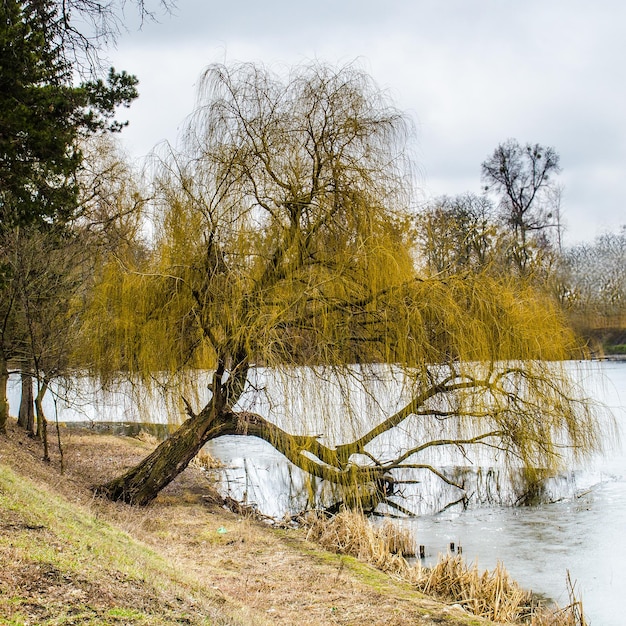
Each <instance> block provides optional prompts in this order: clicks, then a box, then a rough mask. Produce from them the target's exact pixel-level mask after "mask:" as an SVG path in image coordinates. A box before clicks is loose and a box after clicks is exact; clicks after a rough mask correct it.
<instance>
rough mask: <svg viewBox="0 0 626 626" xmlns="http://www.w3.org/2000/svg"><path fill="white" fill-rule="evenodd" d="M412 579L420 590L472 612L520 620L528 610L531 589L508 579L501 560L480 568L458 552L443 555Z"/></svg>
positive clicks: (530, 601) (504, 620)
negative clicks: (528, 589)
mask: <svg viewBox="0 0 626 626" xmlns="http://www.w3.org/2000/svg"><path fill="white" fill-rule="evenodd" d="M421 570H422V576H421V577H419V578H418V580H417V581H415V582H414V584H415V586H416V587H417V588H418V589H419V590H420V591H422V592H424V593H426V594H428V595H431V596H435V597H436V598H439V599H442V600H450V601H452V602H455V603H458V604H460V605H461V606H462V607H463V608H465V609H466V610H468V611H470V612H471V613H473V614H474V615H479V616H481V617H486V618H488V619H491V620H494V621H499V622H513V621H520V620H521V619H522V618H524V617H525V616H527V615H528V614H529V612H530V607H531V603H532V596H531V593H530V592H528V591H525V590H524V589H522V588H521V587H520V586H519V585H518V584H517V583H516V582H515V581H514V580H512V579H511V577H510V576H509V574H508V573H507V571H506V570H505V569H504V567H503V566H502V564H501V563H498V565H497V566H496V568H495V569H494V570H493V571H491V572H490V571H484V572H482V573H481V572H479V570H478V566H477V565H476V564H475V563H474V564H472V565H468V564H467V563H466V562H465V561H464V560H463V558H462V557H461V556H452V555H446V556H443V557H440V559H439V562H438V563H437V564H436V565H435V566H434V567H433V568H432V569H425V568H421Z"/></svg>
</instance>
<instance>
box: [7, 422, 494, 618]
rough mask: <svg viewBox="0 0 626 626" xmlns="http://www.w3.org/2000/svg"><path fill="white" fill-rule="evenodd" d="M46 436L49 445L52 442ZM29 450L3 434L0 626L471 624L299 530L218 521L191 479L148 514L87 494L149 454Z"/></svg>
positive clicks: (133, 448) (146, 447)
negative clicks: (46, 455) (45, 455)
mask: <svg viewBox="0 0 626 626" xmlns="http://www.w3.org/2000/svg"><path fill="white" fill-rule="evenodd" d="M50 435H51V436H50V438H51V439H55V438H56V435H55V436H54V437H53V432H51V433H50ZM61 442H62V450H63V465H64V471H63V472H62V471H61V456H60V454H59V447H58V445H57V444H56V443H55V445H54V446H52V448H51V462H50V463H43V462H42V461H41V457H42V451H41V444H40V443H39V442H38V441H36V440H34V439H32V438H30V437H28V436H27V435H26V434H25V433H24V432H23V431H22V430H21V429H19V428H17V427H16V426H15V424H14V422H13V421H11V423H10V424H9V425H8V433H7V435H5V436H0V624H11V625H15V626H17V625H18V624H24V625H31V624H32V625H35V624H44V625H50V626H51V625H53V624H54V625H55V626H56V625H61V624H216V625H218V624H221V625H225V626H227V625H245V626H248V625H256V624H259V625H262V626H263V625H269V624H272V625H284V626H287V625H289V626H297V625H315V626H324V625H327V624H328V625H337V624H343V625H354V626H357V625H359V624H368V625H369V626H400V625H404V624H411V625H416V626H417V625H426V624H448V625H451V626H453V625H469V624H474V625H480V624H490V623H491V622H488V621H485V620H481V619H478V618H476V617H474V616H470V615H468V614H467V613H465V612H464V611H462V610H461V609H460V608H458V607H449V606H446V605H444V604H441V603H438V602H435V601H434V600H432V599H429V598H426V597H424V596H423V595H421V594H419V593H417V592H416V591H414V590H413V589H411V588H410V587H409V586H408V585H406V584H403V583H401V582H398V581H395V580H394V579H392V578H391V577H389V576H387V575H385V574H382V573H381V572H379V571H377V570H376V569H374V568H372V567H370V566H368V565H365V564H363V563H360V562H358V561H356V560H355V559H353V558H351V557H346V556H339V555H335V554H331V553H328V552H325V551H323V550H321V549H320V548H319V547H318V546H316V545H315V544H313V543H310V542H308V541H306V538H305V534H304V532H303V531H300V530H276V529H273V528H269V527H268V526H267V525H266V524H263V523H262V522H260V521H257V520H255V519H252V518H250V517H246V516H245V515H235V514H234V513H232V512H230V511H228V510H225V508H224V507H223V506H222V504H223V502H222V499H221V498H220V496H219V495H218V494H217V493H216V492H215V491H214V489H213V488H212V486H211V484H210V475H208V474H207V473H206V472H205V471H203V470H202V469H200V468H199V467H189V468H187V470H185V472H183V473H182V474H181V475H180V476H179V477H178V478H177V479H176V480H175V481H174V482H173V483H172V484H171V485H170V486H169V487H168V488H167V489H165V490H164V491H163V492H162V493H161V494H160V495H159V497H158V498H157V499H156V500H155V502H154V503H152V504H151V505H150V506H147V507H142V508H139V507H131V506H128V505H123V504H116V503H111V502H108V501H104V500H101V499H95V498H94V497H93V495H92V492H91V490H90V487H91V486H92V485H94V484H97V483H101V482H103V481H105V480H107V479H108V478H111V477H113V476H115V475H117V474H119V473H120V472H122V471H123V470H124V469H125V468H127V467H130V466H131V465H132V464H133V463H135V462H137V461H139V460H140V459H141V458H142V457H144V456H145V455H146V454H147V453H148V452H149V451H150V449H151V448H152V446H153V444H151V443H149V442H146V441H141V440H138V439H134V438H129V437H120V436H112V435H102V434H96V433H93V432H91V431H88V430H80V431H77V430H70V429H62V430H61Z"/></svg>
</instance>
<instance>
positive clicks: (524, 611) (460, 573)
mask: <svg viewBox="0 0 626 626" xmlns="http://www.w3.org/2000/svg"><path fill="white" fill-rule="evenodd" d="M307 523H308V525H309V531H308V535H307V538H308V539H309V540H311V541H315V542H316V543H319V544H320V545H321V546H322V547H324V548H325V549H327V550H330V551H332V552H337V553H339V554H348V555H351V556H354V557H356V558H357V559H359V560H362V561H365V562H367V563H370V564H372V565H374V566H375V567H377V568H379V569H381V570H383V571H384V572H387V573H389V574H393V575H394V576H396V577H398V578H401V579H402V580H404V581H406V582H409V583H410V584H412V585H414V586H415V587H416V588H417V589H419V590H420V591H421V592H423V593H425V594H427V595H430V596H434V597H436V598H437V599H439V600H443V601H445V602H450V603H454V604H460V605H461V606H462V607H463V608H464V609H466V610H467V611H468V612H470V613H473V614H474V615H478V616H481V617H485V618H488V619H490V620H493V621H497V622H508V623H518V624H530V626H588V624H587V622H586V621H585V618H584V615H583V610H582V602H581V601H580V600H578V599H577V598H576V596H575V593H574V585H572V583H571V580H570V578H569V573H568V579H567V583H568V591H569V596H570V604H569V605H568V606H567V607H565V608H563V609H561V608H558V607H551V608H546V607H542V606H537V605H536V604H534V602H533V596H532V593H531V592H529V591H526V590H524V589H522V588H521V587H520V586H519V585H518V584H517V583H516V582H515V581H514V580H513V579H511V577H510V576H509V574H508V572H507V571H506V569H505V568H504V566H503V565H502V564H500V563H499V564H498V565H497V566H496V568H495V569H494V570H493V571H491V572H490V571H484V572H480V571H479V570H478V566H477V565H476V564H475V563H474V564H471V565H468V564H467V563H466V562H465V561H464V560H463V558H462V557H461V556H453V555H449V554H448V555H445V556H441V557H440V558H439V561H438V563H437V564H436V565H435V566H434V567H433V568H426V567H423V566H422V565H421V564H420V562H419V561H418V562H416V563H415V564H413V565H411V564H409V563H408V562H407V560H406V558H405V557H409V556H414V555H415V547H416V546H415V539H414V538H413V536H412V535H411V533H410V532H409V531H408V530H406V529H402V528H399V527H398V526H397V525H395V524H392V523H391V522H385V523H384V524H382V525H381V526H378V527H376V526H373V525H372V524H371V523H370V522H369V520H368V519H367V518H366V517H365V516H364V515H363V514H362V513H358V512H353V511H342V512H341V513H338V514H337V515H335V516H333V517H330V518H329V517H327V516H325V515H313V516H310V517H309V518H308V521H307Z"/></svg>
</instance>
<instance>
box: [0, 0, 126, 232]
mask: <svg viewBox="0 0 626 626" xmlns="http://www.w3.org/2000/svg"><path fill="white" fill-rule="evenodd" d="M62 28H63V25H62V21H61V19H60V17H59V14H58V10H57V7H56V5H55V3H53V2H50V0H2V2H0V110H1V111H2V116H1V117H0V228H1V229H2V230H5V229H7V228H12V227H13V226H15V225H19V224H25V223H32V222H36V221H39V220H43V221H48V222H49V221H59V220H61V221H64V220H66V219H68V218H69V217H70V216H71V215H72V213H73V212H74V211H75V209H76V200H77V192H78V186H77V181H76V173H77V170H78V168H79V167H80V164H81V158H82V155H81V151H80V148H79V140H80V139H82V138H83V137H85V136H86V135H89V134H93V133H96V132H99V131H102V130H107V129H108V130H119V129H120V128H121V126H122V124H120V123H119V122H114V121H113V122H111V118H112V117H113V115H114V113H115V109H116V107H117V106H118V105H120V104H123V105H129V104H130V102H131V101H132V100H133V99H134V98H135V97H136V96H137V91H136V83H137V80H136V78H135V77H133V76H130V75H128V74H126V73H125V72H122V73H117V72H115V70H113V69H111V70H110V71H109V75H108V77H107V80H106V81H103V80H94V81H91V82H85V83H82V84H80V85H74V84H73V82H72V65H71V63H70V62H69V61H68V59H67V58H66V55H65V53H64V48H63V43H62V42H63V37H62Z"/></svg>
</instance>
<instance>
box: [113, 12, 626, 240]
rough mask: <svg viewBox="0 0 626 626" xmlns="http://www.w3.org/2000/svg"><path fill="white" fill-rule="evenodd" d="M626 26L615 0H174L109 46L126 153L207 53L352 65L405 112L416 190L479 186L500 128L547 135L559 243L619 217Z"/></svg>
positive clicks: (162, 132) (143, 148)
mask: <svg viewBox="0 0 626 626" xmlns="http://www.w3.org/2000/svg"><path fill="white" fill-rule="evenodd" d="M128 11H129V12H130V9H128ZM130 23H131V22H130V19H129V24H130ZM625 28H626V2H623V0H595V1H594V2H590V1H589V0H524V1H523V2H522V1H521V0H386V1H384V2H383V1H378V2H376V1H374V0H334V1H333V0H316V1H314V2H311V1H307V2H301V1H298V0H266V2H264V3H263V2H259V1H258V0H230V1H227V0H221V1H219V2H218V1H217V0H178V6H177V8H176V9H175V11H174V13H173V14H172V15H163V16H161V17H160V18H159V22H158V23H149V24H146V25H144V27H143V29H142V30H141V31H136V30H135V29H133V28H130V30H129V32H128V34H124V35H123V36H122V37H121V38H120V40H119V42H118V46H117V50H115V51H113V52H112V53H111V54H110V55H109V56H110V61H111V63H112V64H113V65H115V67H116V68H117V69H125V70H127V71H129V72H131V73H134V74H136V75H137V76H138V77H139V80H140V85H139V87H140V98H139V100H138V101H137V102H135V103H134V104H133V106H132V108H131V109H130V111H128V112H126V111H125V112H124V114H125V115H126V117H127V118H128V119H129V120H130V123H131V124H130V127H129V128H127V129H126V130H125V131H124V133H123V141H124V144H125V145H126V147H127V149H128V151H129V152H130V154H131V155H132V156H135V157H141V156H143V155H145V154H147V153H148V152H149V151H150V150H151V149H152V148H153V147H154V146H155V145H156V144H158V143H159V142H161V141H163V140H167V141H170V142H172V143H175V142H176V140H177V136H178V132H179V130H180V129H181V127H182V123H183V122H184V119H185V117H186V116H187V115H189V113H191V111H192V109H193V105H194V101H195V89H196V84H197V81H198V78H199V76H200V73H201V72H202V70H203V69H204V68H206V66H207V65H209V64H211V63H215V62H226V63H231V62H237V61H255V62H261V63H263V64H265V65H267V66H269V67H270V68H275V69H277V70H280V68H281V67H285V66H288V65H292V64H295V63H299V62H303V61H310V60H312V59H318V60H320V61H324V62H328V63H331V64H333V65H337V66H339V65H345V64H346V63H350V62H357V64H358V65H359V66H360V67H361V68H362V69H365V70H366V71H367V72H368V73H369V74H371V75H372V76H373V78H374V80H375V81H376V82H377V83H378V85H379V86H381V87H383V88H384V89H386V90H387V91H388V92H389V94H390V96H391V97H392V99H393V100H394V102H395V103H396V105H397V106H398V107H399V108H400V109H402V110H404V111H405V112H406V113H408V115H409V116H410V117H411V118H412V119H413V121H414V122H415V125H416V128H417V143H418V159H419V163H418V166H419V172H420V183H421V187H422V188H423V191H424V195H425V197H426V198H428V197H434V196H438V195H442V194H448V195H455V194H458V193H463V192H466V191H473V192H476V193H479V192H480V189H481V182H480V164H481V163H482V161H483V160H485V158H486V157H488V156H489V155H490V154H491V153H492V152H493V150H494V149H495V147H496V146H497V145H498V144H499V143H501V142H503V141H505V140H506V139H508V138H511V137H512V138H515V139H517V140H519V141H520V142H521V143H527V142H530V143H540V144H543V145H549V146H552V147H554V148H555V149H556V150H557V152H558V153H559V154H560V156H561V165H562V168H563V172H562V174H561V175H560V177H559V178H560V182H561V183H562V184H563V186H564V195H563V202H562V210H563V214H564V218H565V224H566V229H567V230H566V236H565V241H566V243H570V244H571V243H575V242H578V241H582V240H591V239H593V238H594V237H595V236H597V235H599V234H601V233H603V232H606V231H617V230H618V228H619V227H620V226H621V225H623V224H626V208H625V206H626V204H625V203H624V200H625V199H626V69H625V63H626V33H625V32H624V31H625Z"/></svg>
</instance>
